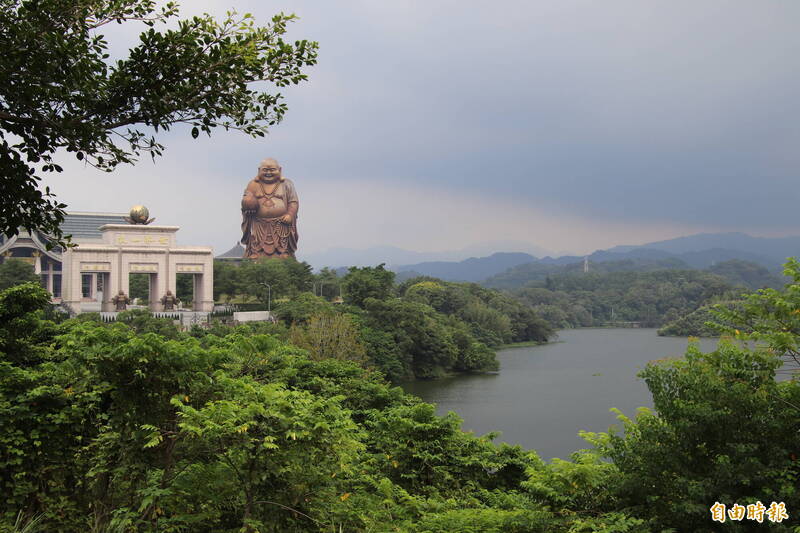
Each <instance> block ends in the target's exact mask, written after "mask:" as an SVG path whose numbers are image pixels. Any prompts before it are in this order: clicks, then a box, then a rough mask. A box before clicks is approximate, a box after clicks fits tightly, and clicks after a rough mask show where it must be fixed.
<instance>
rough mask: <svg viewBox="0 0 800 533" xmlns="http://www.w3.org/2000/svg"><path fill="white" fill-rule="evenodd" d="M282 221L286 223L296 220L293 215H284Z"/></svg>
mask: <svg viewBox="0 0 800 533" xmlns="http://www.w3.org/2000/svg"><path fill="white" fill-rule="evenodd" d="M281 222H282V223H284V224H291V223H292V222H294V219H293V217H292V215H283V216H282V217H281Z"/></svg>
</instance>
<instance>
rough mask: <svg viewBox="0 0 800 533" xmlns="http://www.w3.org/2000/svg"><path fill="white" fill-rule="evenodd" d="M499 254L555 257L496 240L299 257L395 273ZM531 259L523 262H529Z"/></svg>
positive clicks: (318, 265) (322, 263)
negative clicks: (377, 267)
mask: <svg viewBox="0 0 800 533" xmlns="http://www.w3.org/2000/svg"><path fill="white" fill-rule="evenodd" d="M498 251H509V252H519V253H522V254H525V255H531V256H536V257H543V256H546V255H554V254H553V252H552V251H549V250H545V249H544V248H541V247H539V246H536V245H533V244H530V243H527V242H520V241H493V242H485V243H478V244H475V245H473V246H469V247H467V248H462V249H460V250H446V251H439V252H415V251H412V250H404V249H403V248H398V247H396V246H373V247H371V248H361V249H357V248H332V249H329V250H324V251H321V252H312V253H306V252H303V250H302V247H301V249H300V251H299V252H298V254H297V258H298V259H299V260H301V261H306V262H308V263H309V264H310V265H311V266H313V267H314V268H315V269H317V270H319V269H321V268H323V267H330V268H337V267H344V266H359V267H363V266H375V265H379V264H381V263H384V264H386V265H388V266H389V267H391V268H392V269H393V270H398V268H400V267H398V266H394V265H402V268H405V267H406V265H413V264H416V263H434V262H459V261H463V260H466V259H469V258H476V257H480V258H483V257H486V256H490V255H492V254H494V253H495V252H498ZM529 260H530V259H527V258H526V259H524V261H529ZM505 268H507V267H505Z"/></svg>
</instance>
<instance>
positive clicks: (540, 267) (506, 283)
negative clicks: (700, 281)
mask: <svg viewBox="0 0 800 533" xmlns="http://www.w3.org/2000/svg"><path fill="white" fill-rule="evenodd" d="M583 266H584V265H583V261H580V262H575V263H569V264H566V265H558V264H552V263H541V262H532V263H524V264H521V265H517V266H515V267H512V268H509V269H508V270H506V271H505V272H503V273H501V274H496V275H494V276H492V277H490V278H488V279H486V280H485V281H483V282H482V283H481V285H484V286H486V287H492V288H495V289H509V290H510V289H518V288H520V287H524V286H526V285H531V284H534V285H535V284H537V282H543V281H545V280H546V279H547V278H548V277H551V276H560V275H565V274H582V273H583ZM688 268H690V267H689V265H687V264H686V263H684V262H683V261H681V260H680V259H676V258H662V259H645V258H635V259H622V260H619V261H589V271H590V272H591V273H593V274H608V273H610V272H653V271H659V270H686V269H688Z"/></svg>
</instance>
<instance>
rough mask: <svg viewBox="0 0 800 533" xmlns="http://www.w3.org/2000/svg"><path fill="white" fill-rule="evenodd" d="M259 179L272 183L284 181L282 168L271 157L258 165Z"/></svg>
mask: <svg viewBox="0 0 800 533" xmlns="http://www.w3.org/2000/svg"><path fill="white" fill-rule="evenodd" d="M258 179H259V180H261V181H266V182H268V183H272V182H274V181H276V180H280V181H283V175H282V172H281V166H280V165H279V164H278V161H277V160H275V159H273V158H271V157H269V158H267V159H265V160H263V161H262V162H261V163H259V165H258Z"/></svg>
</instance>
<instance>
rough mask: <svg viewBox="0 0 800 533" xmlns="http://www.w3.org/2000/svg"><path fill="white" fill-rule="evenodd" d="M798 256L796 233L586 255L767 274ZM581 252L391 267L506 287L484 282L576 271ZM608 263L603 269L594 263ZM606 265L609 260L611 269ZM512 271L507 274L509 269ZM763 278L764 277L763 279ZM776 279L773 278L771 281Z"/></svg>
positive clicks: (642, 265)
mask: <svg viewBox="0 0 800 533" xmlns="http://www.w3.org/2000/svg"><path fill="white" fill-rule="evenodd" d="M790 256H800V237H782V238H767V237H752V236H750V235H747V234H745V233H701V234H697V235H691V236H688V237H679V238H677V239H670V240H666V241H658V242H652V243H647V244H642V245H635V246H615V247H613V248H610V249H608V250H598V251H596V252H594V253H592V254H590V255H589V256H588V260H589V264H590V270H591V269H598V268H599V269H600V271H606V270H607V269H608V268H613V269H615V270H655V269H664V268H694V269H711V268H712V267H714V265H717V264H720V263H725V262H728V261H731V260H740V261H747V262H749V263H754V264H756V265H760V266H762V267H765V268H766V269H768V270H769V271H770V272H772V273H773V274H776V273H779V272H780V269H781V265H782V264H783V263H784V262H785V261H786V258H787V257H790ZM583 260H584V257H583V256H572V255H566V256H560V257H550V256H547V257H543V258H540V259H537V258H536V257H535V256H532V255H531V254H528V253H494V254H491V255H489V256H487V257H472V258H469V259H465V260H461V261H423V262H419V263H407V264H400V265H398V266H391V265H390V268H392V270H394V271H395V272H397V273H398V278H399V279H406V278H409V277H412V276H414V275H426V276H433V277H437V278H441V279H444V280H448V281H474V282H478V281H483V280H488V281H489V284H493V285H495V286H502V285H507V282H511V279H506V280H505V281H504V282H502V283H497V280H489V278H493V277H495V276H498V275H500V274H503V273H506V274H508V275H509V276H510V278H518V279H515V281H514V282H513V284H516V283H518V282H520V281H521V280H523V279H528V280H530V279H532V278H536V279H538V278H539V277H542V276H546V275H547V274H548V273H550V272H564V270H563V269H562V268H559V267H564V266H566V265H572V266H571V267H570V268H569V269H568V270H575V271H578V270H580V269H582V263H583ZM602 263H609V265H608V267H606V268H603V267H599V266H598V265H599V264H602ZM610 263H613V267H612V265H611V264H610ZM512 271H513V272H512ZM764 279H767V278H764ZM775 279H777V278H773V281H774V280H775Z"/></svg>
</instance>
